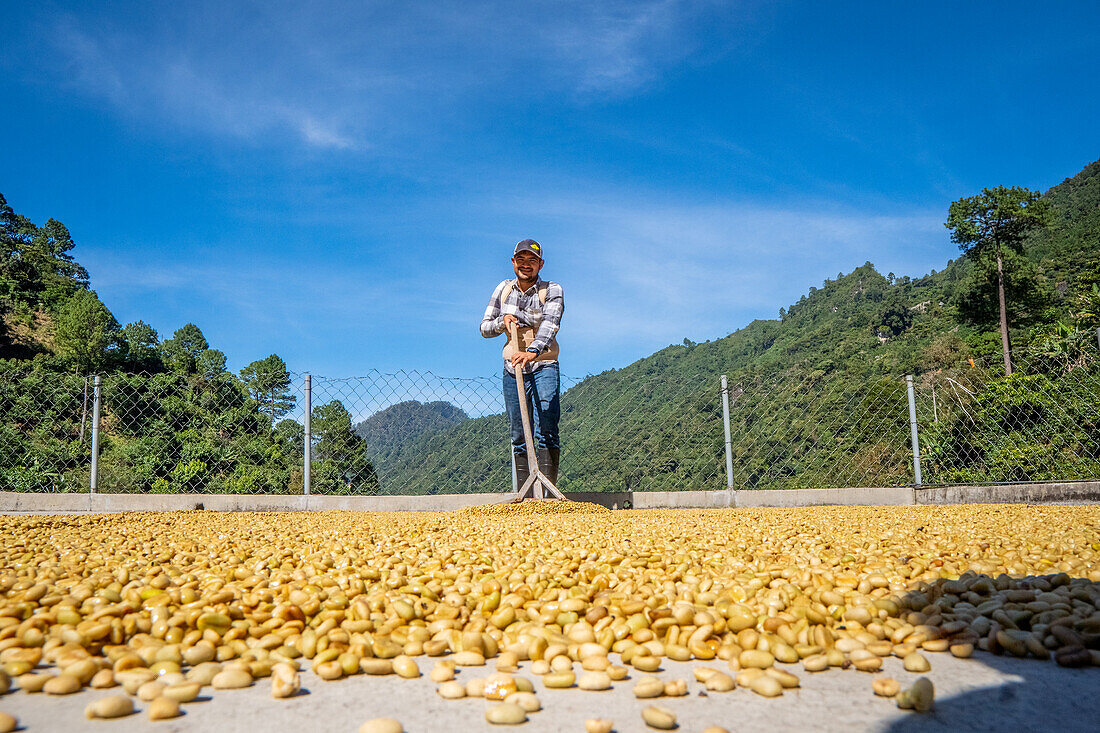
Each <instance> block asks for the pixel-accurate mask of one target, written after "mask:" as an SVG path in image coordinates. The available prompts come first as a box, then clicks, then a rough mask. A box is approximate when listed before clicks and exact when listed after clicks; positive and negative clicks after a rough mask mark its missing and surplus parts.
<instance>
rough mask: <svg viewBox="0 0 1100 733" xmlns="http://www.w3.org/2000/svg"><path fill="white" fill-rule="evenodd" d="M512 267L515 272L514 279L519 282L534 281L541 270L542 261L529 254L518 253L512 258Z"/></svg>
mask: <svg viewBox="0 0 1100 733" xmlns="http://www.w3.org/2000/svg"><path fill="white" fill-rule="evenodd" d="M512 267H514V268H515V270H516V277H518V278H519V279H521V280H534V279H535V278H537V277H538V276H539V270H541V269H542V260H540V259H539V258H538V257H536V256H535V255H533V254H531V253H530V252H520V253H519V254H518V255H516V256H515V257H513V258H512Z"/></svg>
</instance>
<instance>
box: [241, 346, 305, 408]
mask: <svg viewBox="0 0 1100 733" xmlns="http://www.w3.org/2000/svg"><path fill="white" fill-rule="evenodd" d="M241 379H242V380H243V381H244V383H245V386H246V387H247V388H248V393H249V394H250V395H251V396H252V399H254V400H255V401H256V402H258V403H260V405H261V409H262V410H263V411H264V412H266V413H267V415H268V417H270V418H271V424H272V425H274V424H275V421H276V420H277V419H278V418H280V417H282V416H283V415H285V414H287V413H288V412H290V410H291V409H292V408H293V407H294V402H295V400H294V395H293V394H291V392H290V372H289V371H287V368H286V362H284V361H283V360H282V359H281V358H279V356H278V355H276V354H272V355H270V356H268V357H267V358H265V359H259V360H258V361H254V362H252V363H251V364H249V365H248V366H246V367H245V368H244V369H242V370H241Z"/></svg>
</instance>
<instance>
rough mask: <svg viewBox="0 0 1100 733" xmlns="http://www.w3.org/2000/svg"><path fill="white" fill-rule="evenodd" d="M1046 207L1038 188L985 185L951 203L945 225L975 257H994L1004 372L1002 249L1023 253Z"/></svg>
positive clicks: (1007, 347)
mask: <svg viewBox="0 0 1100 733" xmlns="http://www.w3.org/2000/svg"><path fill="white" fill-rule="evenodd" d="M1048 214H1049V207H1048V206H1047V204H1046V202H1045V201H1044V200H1043V199H1042V198H1040V194H1039V193H1038V192H1037V191H1030V190H1028V189H1026V188H1020V187H1018V186H1013V187H1011V188H1009V187H1006V186H997V187H996V188H984V189H982V192H981V193H980V194H978V195H977V196H971V197H969V198H962V199H959V200H958V201H956V202H954V203H953V204H951V206H950V208H949V209H948V211H947V221H946V222H944V226H946V227H947V228H948V229H950V230H951V241H953V242H955V243H956V244H958V245H959V249H961V250H962V251H963V252H964V253H965V254H966V255H967V256H968V257H970V258H971V259H973V260H975V261H980V260H982V259H995V261H996V264H997V302H998V306H999V310H1000V320H1001V350H1002V352H1003V354H1004V363H1005V374H1012V346H1011V344H1010V342H1009V337H1008V308H1007V305H1006V301H1005V268H1004V262H1005V253H1006V252H1009V251H1011V252H1015V253H1017V254H1022V253H1023V248H1024V238H1025V237H1026V236H1027V234H1028V232H1030V231H1031V230H1032V229H1035V228H1037V227H1039V226H1042V225H1044V224H1045V223H1046V221H1047V218H1048Z"/></svg>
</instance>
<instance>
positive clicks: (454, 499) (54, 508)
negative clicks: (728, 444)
mask: <svg viewBox="0 0 1100 733" xmlns="http://www.w3.org/2000/svg"><path fill="white" fill-rule="evenodd" d="M567 496H568V497H569V498H570V499H573V500H574V501H591V502H594V503H597V504H601V505H603V506H606V507H608V508H609V509H623V508H625V507H626V506H627V502H628V501H629V502H630V505H631V506H633V508H635V509H689V508H693V509H694V508H703V509H715V508H726V507H806V506H911V505H914V504H990V503H996V504H1082V503H1100V481H1077V482H1064V483H1047V484H1011V485H1005V486H947V487H938V488H927V489H923V488H922V489H913V488H908V487H891V488H879V489H874V488H848V489H789V490H785V491H764V490H762V491H732V492H730V491H724V490H719V491H638V492H625V491H620V492H608V493H581V492H577V493H570V494H567ZM506 499H507V495H506V494H437V495H433V496H271V495H259V496H253V495H227V494H21V493H14V492H9V491H3V492H0V514H77V513H79V514H87V513H96V514H106V513H112V512H131V511H181V510H189V509H206V510H211V511H220V512H244V511H248V512H290V511H305V510H314V511H318V510H357V511H375V512H384V511H392V512H398V511H402V512H408V511H452V510H455V509H462V508H463V507H468V506H475V505H479V504H491V503H495V502H501V501H505V500H506Z"/></svg>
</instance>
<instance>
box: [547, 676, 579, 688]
mask: <svg viewBox="0 0 1100 733" xmlns="http://www.w3.org/2000/svg"><path fill="white" fill-rule="evenodd" d="M576 681H577V675H575V674H573V673H572V672H550V673H549V674H544V675H543V676H542V684H543V685H544V686H546V687H549V688H552V689H560V688H565V687H572V686H573V684H574V683H575V682H576Z"/></svg>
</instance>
